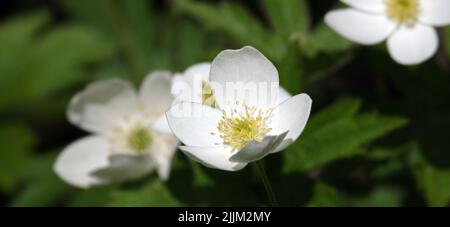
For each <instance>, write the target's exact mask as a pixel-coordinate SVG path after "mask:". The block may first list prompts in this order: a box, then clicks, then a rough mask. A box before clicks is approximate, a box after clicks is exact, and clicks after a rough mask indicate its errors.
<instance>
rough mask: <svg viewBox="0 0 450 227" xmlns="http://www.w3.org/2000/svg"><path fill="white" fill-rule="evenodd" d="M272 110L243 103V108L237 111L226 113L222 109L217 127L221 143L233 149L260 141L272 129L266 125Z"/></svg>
mask: <svg viewBox="0 0 450 227" xmlns="http://www.w3.org/2000/svg"><path fill="white" fill-rule="evenodd" d="M271 113H272V110H268V111H260V110H259V111H258V110H257V109H256V108H254V107H249V106H247V105H244V109H243V111H241V112H238V111H237V110H236V109H234V110H232V111H231V114H230V115H228V114H227V113H226V112H225V111H223V110H222V119H221V120H220V121H219V124H218V126H217V129H218V131H219V134H220V138H222V140H223V143H224V144H226V145H229V146H232V147H233V148H235V149H238V150H239V149H241V148H243V147H245V146H246V145H247V144H248V143H249V142H251V141H258V142H261V141H262V140H263V139H264V137H265V135H266V134H267V133H268V132H269V131H270V130H272V129H271V128H269V127H268V126H267V120H268V119H269V117H270V115H271Z"/></svg>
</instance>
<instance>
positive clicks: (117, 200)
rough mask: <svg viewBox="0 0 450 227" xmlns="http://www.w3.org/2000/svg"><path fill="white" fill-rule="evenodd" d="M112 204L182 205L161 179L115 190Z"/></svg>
mask: <svg viewBox="0 0 450 227" xmlns="http://www.w3.org/2000/svg"><path fill="white" fill-rule="evenodd" d="M109 205H110V206H179V205H181V204H180V203H179V202H178V201H177V200H176V199H175V198H174V197H173V196H172V194H171V193H170V191H169V190H168V189H167V187H166V185H165V184H164V183H163V182H161V181H159V180H152V181H149V182H148V183H146V184H142V185H139V186H138V187H133V188H124V189H119V190H116V191H113V192H112V194H111V202H110V203H109Z"/></svg>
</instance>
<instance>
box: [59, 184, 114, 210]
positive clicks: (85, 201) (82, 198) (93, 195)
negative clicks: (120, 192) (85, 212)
mask: <svg viewBox="0 0 450 227" xmlns="http://www.w3.org/2000/svg"><path fill="white" fill-rule="evenodd" d="M112 190H113V187H111V186H97V187H93V188H89V189H86V190H80V191H79V192H78V193H77V194H76V195H74V196H73V197H72V198H71V200H70V201H69V203H68V206H73V207H98V206H106V205H107V204H108V202H109V200H110V199H111V191H112Z"/></svg>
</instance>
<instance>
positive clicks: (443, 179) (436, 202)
mask: <svg viewBox="0 0 450 227" xmlns="http://www.w3.org/2000/svg"><path fill="white" fill-rule="evenodd" d="M413 155H415V157H414V158H412V159H413V160H412V164H413V165H412V170H413V172H414V174H415V177H416V183H417V186H418V188H420V189H421V191H423V193H424V197H425V200H426V202H427V203H428V204H429V205H430V206H447V205H449V204H450V190H449V189H450V169H439V168H437V167H434V166H433V165H431V164H430V163H429V162H428V161H426V160H425V159H424V158H423V157H422V155H421V154H419V152H416V153H415V154H413Z"/></svg>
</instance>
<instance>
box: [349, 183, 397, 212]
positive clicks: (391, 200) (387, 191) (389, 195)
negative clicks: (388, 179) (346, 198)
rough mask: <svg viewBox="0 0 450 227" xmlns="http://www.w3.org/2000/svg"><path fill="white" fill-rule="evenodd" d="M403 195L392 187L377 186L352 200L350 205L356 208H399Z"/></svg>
mask: <svg viewBox="0 0 450 227" xmlns="http://www.w3.org/2000/svg"><path fill="white" fill-rule="evenodd" d="M404 195H405V193H404V192H403V191H402V190H400V189H399V188H396V187H392V186H378V187H376V188H375V189H373V190H372V191H371V192H370V194H368V195H367V196H364V197H356V198H352V200H351V201H350V205H352V206H357V207H374V206H375V207H377V206H381V207H399V206H401V205H402V202H403V200H404V199H405V198H404Z"/></svg>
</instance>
